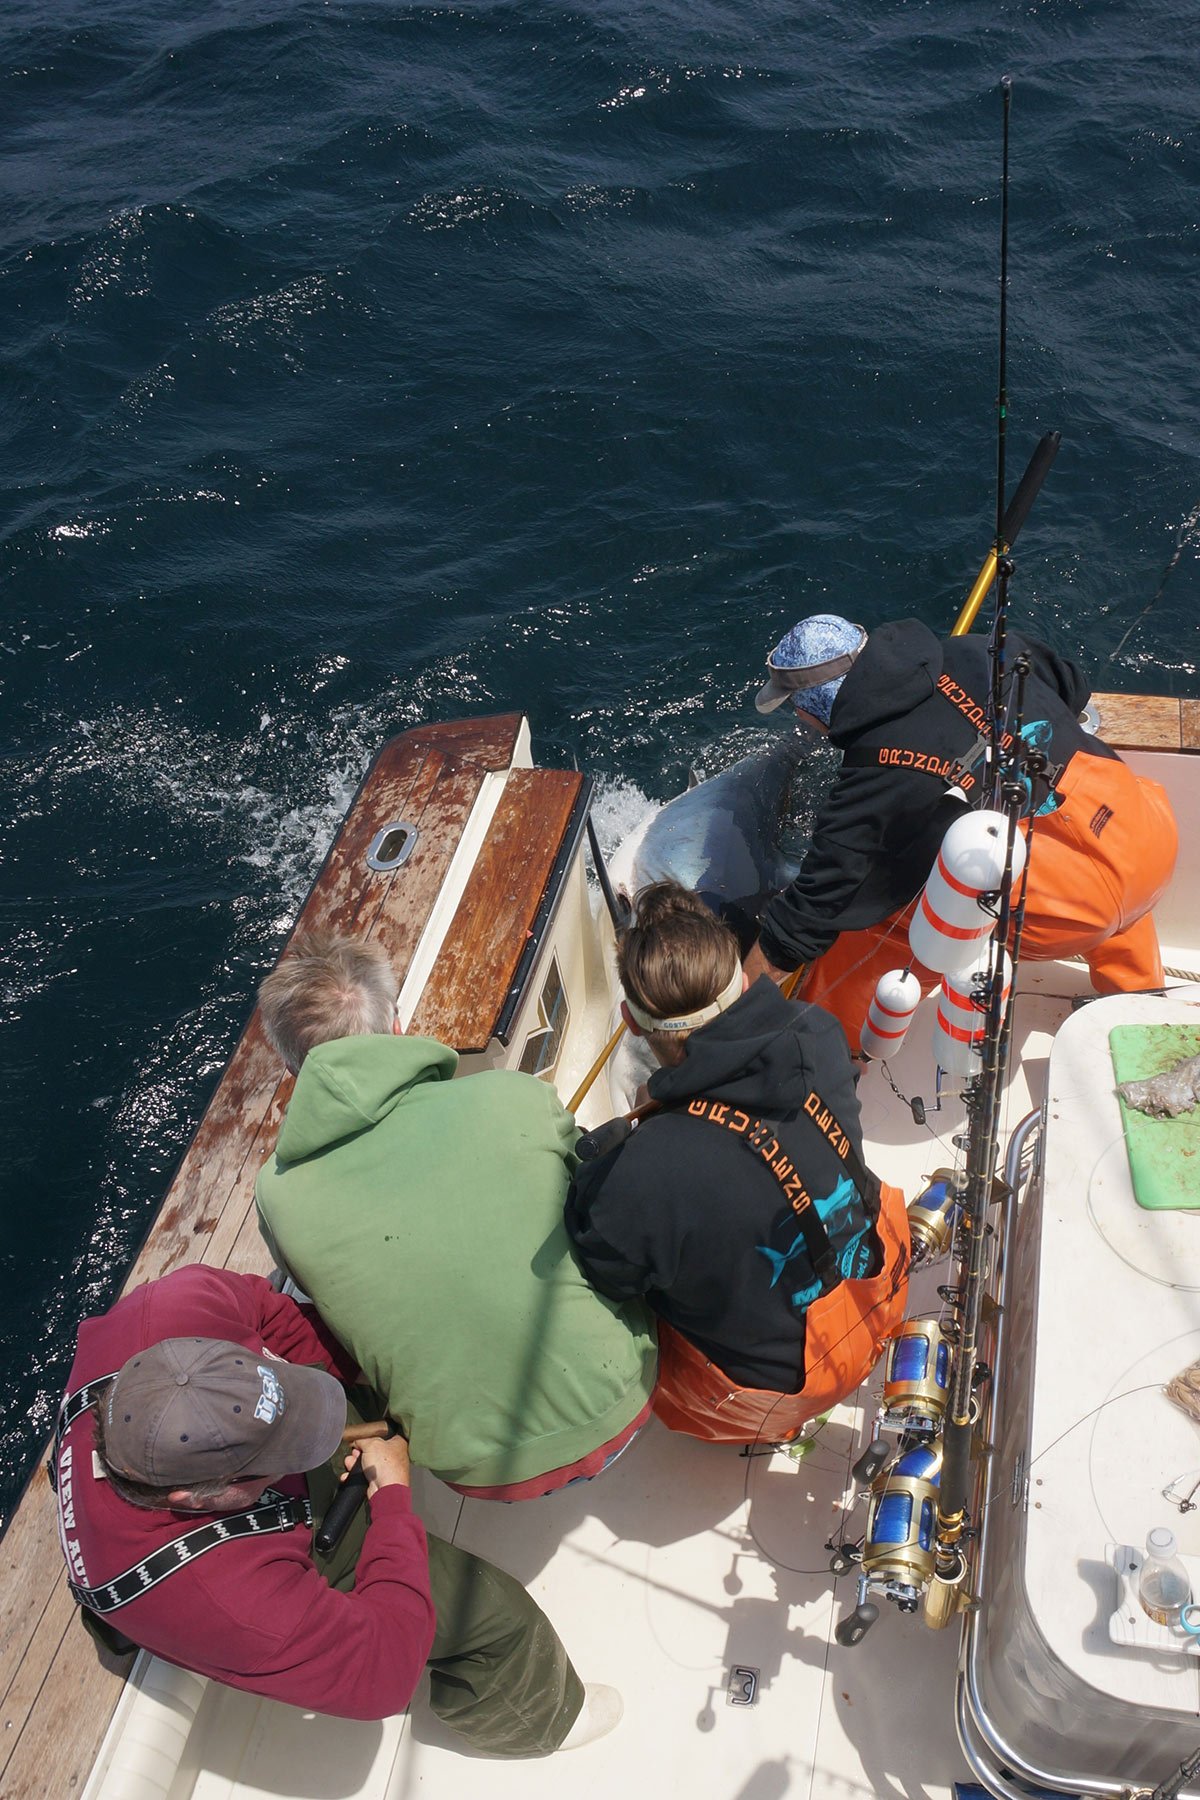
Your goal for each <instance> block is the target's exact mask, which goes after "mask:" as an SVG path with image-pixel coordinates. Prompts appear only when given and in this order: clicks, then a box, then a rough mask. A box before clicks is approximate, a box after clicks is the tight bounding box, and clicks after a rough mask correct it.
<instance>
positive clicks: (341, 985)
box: [258, 931, 396, 1074]
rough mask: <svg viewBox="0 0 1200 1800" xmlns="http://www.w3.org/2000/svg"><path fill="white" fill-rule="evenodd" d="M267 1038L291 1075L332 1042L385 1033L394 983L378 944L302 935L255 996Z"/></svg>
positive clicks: (326, 934)
mask: <svg viewBox="0 0 1200 1800" xmlns="http://www.w3.org/2000/svg"><path fill="white" fill-rule="evenodd" d="M258 1003H259V1006H260V1007H261V1008H262V1021H263V1026H264V1028H265V1030H266V1033H267V1036H268V1038H269V1039H270V1040H271V1043H272V1044H273V1045H274V1047H275V1049H276V1050H278V1052H279V1054H280V1056H282V1058H283V1060H284V1062H285V1063H286V1064H287V1066H288V1068H289V1069H291V1071H292V1073H293V1074H295V1073H296V1072H297V1070H298V1069H299V1068H300V1065H301V1063H302V1062H303V1061H304V1059H305V1057H306V1056H307V1055H308V1053H309V1051H310V1050H313V1049H315V1048H316V1046H317V1045H318V1044H328V1043H330V1042H332V1040H333V1039H334V1038H344V1037H371V1036H375V1035H377V1034H382V1033H385V1032H390V1031H391V1029H392V1021H393V1020H394V1018H395V1016H396V977H395V975H394V974H393V973H392V966H391V964H390V963H389V961H388V959H387V953H386V952H385V951H384V950H382V949H381V948H380V947H379V945H378V944H368V943H366V942H365V941H364V940H363V939H361V938H354V937H350V936H348V935H347V934H346V933H345V932H342V931H303V932H301V933H300V934H299V936H298V937H297V938H296V939H295V942H294V943H293V944H292V947H291V949H290V950H289V951H288V953H287V955H286V956H285V957H284V958H283V961H282V962H281V963H280V964H279V966H278V968H275V969H272V971H271V973H270V974H269V975H268V976H267V978H266V980H265V981H264V982H263V983H262V985H261V987H260V988H259V990H258Z"/></svg>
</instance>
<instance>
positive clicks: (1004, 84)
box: [1000, 75, 1012, 100]
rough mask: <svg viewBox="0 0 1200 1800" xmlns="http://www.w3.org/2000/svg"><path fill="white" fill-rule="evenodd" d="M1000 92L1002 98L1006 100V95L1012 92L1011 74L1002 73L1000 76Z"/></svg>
mask: <svg viewBox="0 0 1200 1800" xmlns="http://www.w3.org/2000/svg"><path fill="white" fill-rule="evenodd" d="M1000 92H1001V93H1002V94H1003V95H1004V98H1005V99H1006V100H1007V99H1008V96H1009V95H1010V94H1011V93H1012V76H1011V75H1002V76H1001V77H1000Z"/></svg>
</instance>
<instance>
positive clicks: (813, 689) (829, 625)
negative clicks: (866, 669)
mask: <svg viewBox="0 0 1200 1800" xmlns="http://www.w3.org/2000/svg"><path fill="white" fill-rule="evenodd" d="M866 641H867V634H866V632H865V631H864V630H863V628H862V626H861V625H852V624H851V622H850V620H849V619H843V618H842V616H841V614H840V613H813V614H812V616H811V618H808V619H801V620H800V623H799V624H798V625H793V626H792V629H791V630H790V631H789V632H788V633H787V635H786V637H782V638H780V640H779V642H778V643H777V644H776V646H775V648H774V649H773V650H772V652H771V654H770V656H768V658H767V667H768V669H769V670H770V671H771V678H770V680H769V681H768V682H766V683H765V684H764V686H763V687H761V688H760V689H759V691H758V693H757V695H756V696H755V700H754V704H755V706H757V708H758V710H759V712H763V713H767V712H774V711H775V708H776V707H777V706H782V705H783V703H784V701H785V700H790V701H791V702H792V705H793V706H794V707H795V708H796V711H797V712H804V713H808V714H809V715H810V717H812V718H814V719H819V720H820V721H821V723H822V725H828V723H829V715H830V713H831V712H832V711H833V703H834V701H835V700H836V699H837V696H838V690H839V689H840V687H841V685H842V683H843V681H844V680H845V679H846V675H847V673H848V671H849V669H850V666H851V664H852V663H853V662H854V659H855V657H856V656H857V655H858V654H859V652H860V651H861V649H862V647H863V645H864V644H865V643H866Z"/></svg>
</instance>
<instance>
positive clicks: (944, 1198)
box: [908, 1169, 963, 1266]
mask: <svg viewBox="0 0 1200 1800" xmlns="http://www.w3.org/2000/svg"><path fill="white" fill-rule="evenodd" d="M962 1210H963V1209H962V1181H961V1177H960V1176H958V1175H956V1174H955V1172H954V1170H953V1169H935V1170H934V1171H933V1174H932V1175H931V1176H930V1177H929V1186H928V1187H927V1188H926V1189H925V1192H924V1193H923V1194H918V1195H917V1197H916V1199H915V1200H914V1201H912V1202H911V1204H910V1205H909V1208H908V1229H909V1233H910V1235H911V1237H912V1259H913V1264H914V1266H916V1265H918V1264H920V1263H926V1262H932V1261H933V1260H934V1258H935V1257H938V1256H941V1255H942V1254H943V1253H944V1252H945V1251H946V1250H947V1249H949V1247H950V1242H951V1239H952V1238H953V1236H954V1228H955V1226H956V1225H957V1224H958V1221H959V1220H960V1219H961V1218H962Z"/></svg>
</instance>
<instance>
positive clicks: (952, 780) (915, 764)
mask: <svg viewBox="0 0 1200 1800" xmlns="http://www.w3.org/2000/svg"><path fill="white" fill-rule="evenodd" d="M987 747H988V740H987V738H986V737H977V738H976V739H975V742H974V743H973V744H972V745H971V748H970V749H969V750H968V751H967V753H966V755H965V756H957V757H952V756H939V754H938V753H937V751H936V750H914V749H912V748H910V747H908V746H901V745H897V744H877V745H876V746H875V748H874V749H869V748H868V747H867V746H866V745H865V744H851V745H850V747H849V749H847V750H843V752H842V767H843V768H844V769H913V770H915V771H916V772H917V773H919V774H924V775H932V776H933V777H934V778H935V779H936V780H938V781H941V782H944V783H945V785H946V786H947V787H956V788H961V789H962V791H963V793H964V794H968V795H969V794H970V792H971V789H972V788H973V787H974V786H975V782H976V776H975V770H976V769H977V768H978V766H979V764H980V763H981V762H982V761H983V758H984V754H985V753H986V751H987Z"/></svg>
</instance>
